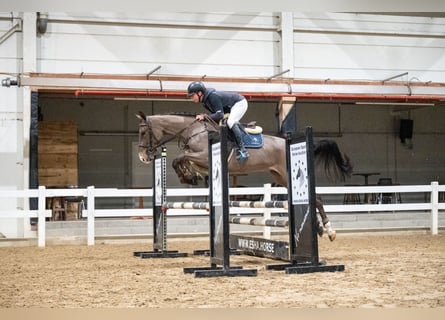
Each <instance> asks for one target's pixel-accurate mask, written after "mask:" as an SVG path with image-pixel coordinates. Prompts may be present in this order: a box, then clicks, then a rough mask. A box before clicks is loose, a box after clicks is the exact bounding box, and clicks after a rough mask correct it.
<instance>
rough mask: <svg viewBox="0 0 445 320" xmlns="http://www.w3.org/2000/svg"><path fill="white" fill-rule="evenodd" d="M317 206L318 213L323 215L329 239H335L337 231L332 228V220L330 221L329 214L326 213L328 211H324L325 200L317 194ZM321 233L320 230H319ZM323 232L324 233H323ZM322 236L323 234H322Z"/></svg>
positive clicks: (322, 219) (323, 222) (322, 218)
mask: <svg viewBox="0 0 445 320" xmlns="http://www.w3.org/2000/svg"><path fill="white" fill-rule="evenodd" d="M315 206H316V208H317V210H318V213H319V214H320V216H321V221H322V224H323V226H324V227H325V228H326V230H327V232H328V237H329V240H331V241H334V240H335V237H336V236H337V232H336V231H335V230H334V229H333V228H332V226H331V222H330V221H329V218H328V216H327V215H326V212H325V211H324V207H323V202H322V201H321V198H320V197H318V196H317V198H316V200H315ZM318 233H319V234H320V231H319V232H318ZM321 234H323V233H321ZM320 236H321V235H320Z"/></svg>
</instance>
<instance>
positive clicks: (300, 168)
mask: <svg viewBox="0 0 445 320" xmlns="http://www.w3.org/2000/svg"><path fill="white" fill-rule="evenodd" d="M290 170H291V181H292V184H291V186H292V204H308V203H309V182H308V170H307V156H306V143H305V142H301V143H296V144H292V145H291V146H290Z"/></svg>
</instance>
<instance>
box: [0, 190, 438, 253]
mask: <svg viewBox="0 0 445 320" xmlns="http://www.w3.org/2000/svg"><path fill="white" fill-rule="evenodd" d="M316 192H317V194H318V195H328V194H331V195H334V194H339V195H343V194H345V193H351V194H365V193H368V194H371V193H374V194H378V193H420V192H424V193H429V194H430V195H431V197H430V201H429V202H419V203H396V204H350V205H343V204H341V205H325V210H326V212H328V213H335V212H342V213H345V212H384V211H393V212H394V211H430V212H431V224H430V230H431V234H433V235H436V234H437V233H438V228H439V226H438V213H439V210H445V202H439V192H445V185H439V184H438V182H432V183H431V184H430V185H409V186H408V185H402V186H401V185H397V186H345V187H337V186H334V187H317V188H316ZM229 194H230V195H231V196H260V197H261V198H262V200H263V201H269V200H270V199H271V196H272V195H274V194H276V195H278V194H287V189H286V188H282V187H271V185H270V184H265V185H264V186H263V187H252V188H251V187H244V188H230V189H229ZM152 195H153V192H152V189H117V188H95V187H94V186H90V187H88V188H86V189H47V188H45V187H43V186H40V187H39V188H38V189H31V190H0V198H15V199H22V200H23V201H29V199H31V198H37V199H38V209H37V210H24V209H14V210H13V209H11V210H0V219H2V218H37V219H38V223H37V225H38V232H37V238H38V246H39V247H44V246H45V238H46V234H45V220H46V219H45V218H47V217H51V210H47V209H45V205H46V198H50V197H84V198H86V206H87V209H86V210H83V212H82V216H83V217H86V218H87V244H88V245H94V241H95V232H94V221H95V218H101V217H131V216H152V213H153V211H152V209H151V208H140V209H127V208H122V209H96V208H95V201H96V198H122V197H134V198H137V197H149V198H150V197H152ZM194 196H199V197H207V196H208V189H207V188H170V189H167V197H168V198H169V201H171V200H170V199H172V198H173V199H174V198H175V197H194ZM173 201H174V200H173ZM273 212H287V211H286V210H284V209H280V208H267V209H266V208H264V209H259V208H231V209H230V213H231V214H246V213H258V214H263V216H264V218H270V216H271V213H273ZM207 214H208V212H206V210H198V209H196V210H187V211H186V213H185V212H184V210H182V209H170V210H169V211H168V215H207ZM270 228H271V227H265V229H264V233H265V236H267V233H270Z"/></svg>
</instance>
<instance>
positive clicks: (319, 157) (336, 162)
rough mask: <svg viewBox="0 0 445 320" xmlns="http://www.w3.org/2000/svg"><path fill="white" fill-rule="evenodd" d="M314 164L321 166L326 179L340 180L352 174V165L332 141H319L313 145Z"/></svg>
mask: <svg viewBox="0 0 445 320" xmlns="http://www.w3.org/2000/svg"><path fill="white" fill-rule="evenodd" d="M314 157H315V162H316V163H317V164H321V165H322V167H323V169H324V171H325V173H326V175H327V177H328V178H329V179H331V180H342V181H344V180H345V179H346V177H349V176H350V175H351V173H352V169H353V166H352V163H351V161H350V160H349V157H348V156H347V155H346V154H342V153H341V152H340V149H339V148H338V145H337V143H336V142H335V141H333V140H320V141H318V142H317V143H316V144H315V150H314Z"/></svg>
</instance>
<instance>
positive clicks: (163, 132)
mask: <svg viewBox="0 0 445 320" xmlns="http://www.w3.org/2000/svg"><path fill="white" fill-rule="evenodd" d="M136 116H137V117H138V118H139V119H140V123H139V151H138V153H139V159H140V160H141V161H142V162H143V163H147V164H148V163H150V162H151V161H152V160H153V159H154V157H155V154H156V152H157V149H158V148H159V147H160V146H162V145H163V144H165V143H167V142H169V141H172V140H177V141H178V143H179V147H180V148H181V149H182V150H183V154H182V155H181V156H179V157H178V158H176V159H174V160H173V168H174V169H175V171H176V174H177V175H178V177H179V179H180V181H181V183H187V184H194V185H196V184H197V181H198V179H199V178H204V177H205V176H207V175H208V141H207V138H208V132H209V131H217V130H218V124H216V123H214V122H213V121H211V120H210V119H207V120H205V121H197V120H195V116H194V115H153V116H146V115H145V114H144V113H142V112H139V114H137V115H136ZM263 139H264V145H263V147H262V148H259V149H249V154H250V157H249V158H248V159H247V160H246V161H243V162H240V161H238V160H236V159H235V157H231V156H229V160H228V168H229V172H230V173H231V174H243V173H244V174H245V173H246V172H248V173H252V172H267V171H268V172H270V173H271V175H272V177H273V180H274V182H275V183H276V184H277V185H281V186H284V187H286V186H287V170H286V140H285V139H283V138H280V137H275V136H270V135H263ZM314 157H315V162H316V164H320V165H321V166H322V168H323V169H324V172H325V174H326V175H327V176H328V177H330V178H332V179H342V180H344V179H345V177H346V176H349V175H350V174H351V172H352V166H351V164H350V162H349V158H348V157H347V156H345V155H342V153H341V152H340V150H339V148H338V146H337V144H336V143H335V141H332V140H321V141H319V142H318V143H316V144H315V150H314ZM316 205H317V209H318V212H319V213H320V215H321V218H322V223H323V226H324V227H325V228H326V230H327V232H328V235H329V239H331V241H333V240H334V239H335V236H336V233H335V231H334V230H333V229H332V227H331V225H330V222H329V219H328V217H327V215H326V213H325V211H324V209H323V204H322V202H321V199H319V198H317V201H316ZM323 226H320V227H319V234H320V235H322V233H323Z"/></svg>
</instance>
